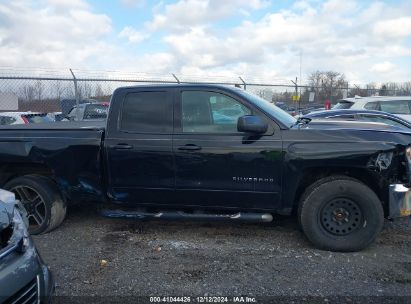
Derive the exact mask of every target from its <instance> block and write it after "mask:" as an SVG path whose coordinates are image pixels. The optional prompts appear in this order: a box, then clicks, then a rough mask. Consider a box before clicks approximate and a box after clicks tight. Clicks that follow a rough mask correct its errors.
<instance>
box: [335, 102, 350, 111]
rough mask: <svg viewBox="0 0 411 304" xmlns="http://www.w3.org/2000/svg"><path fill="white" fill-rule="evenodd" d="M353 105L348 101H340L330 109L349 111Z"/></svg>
mask: <svg viewBox="0 0 411 304" xmlns="http://www.w3.org/2000/svg"><path fill="white" fill-rule="evenodd" d="M353 104H354V103H352V102H350V101H345V100H340V101H339V102H338V103H337V104H336V105H335V106H333V107H332V109H333V110H341V109H349V108H351V107H352V105H353Z"/></svg>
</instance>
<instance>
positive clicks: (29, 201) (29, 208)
mask: <svg viewBox="0 0 411 304" xmlns="http://www.w3.org/2000/svg"><path fill="white" fill-rule="evenodd" d="M11 191H12V192H14V194H15V195H16V199H18V200H19V201H20V202H21V203H22V204H23V207H24V209H26V212H27V219H28V222H29V229H30V230H34V229H37V228H39V227H41V226H42V225H43V224H44V222H45V221H46V203H45V202H44V199H43V198H42V197H41V195H40V194H39V193H38V192H37V191H36V190H34V189H33V188H31V187H28V186H17V187H14V188H13V189H11Z"/></svg>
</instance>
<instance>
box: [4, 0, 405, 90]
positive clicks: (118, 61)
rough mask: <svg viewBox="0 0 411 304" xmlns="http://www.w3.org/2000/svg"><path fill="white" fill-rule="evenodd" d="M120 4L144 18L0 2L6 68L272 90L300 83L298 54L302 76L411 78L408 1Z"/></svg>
mask: <svg viewBox="0 0 411 304" xmlns="http://www.w3.org/2000/svg"><path fill="white" fill-rule="evenodd" d="M118 3H120V4H121V5H123V6H124V7H126V8H129V7H130V8H132V7H137V6H139V5H143V6H139V7H142V8H141V12H139V13H140V15H142V14H141V13H142V12H143V13H144V12H147V14H148V16H145V17H144V18H143V19H144V21H142V20H139V18H137V17H136V18H135V19H126V18H130V17H129V16H128V17H126V16H124V19H122V20H119V16H118V15H116V14H114V13H113V14H112V15H108V14H102V13H99V12H96V11H95V8H94V7H93V6H92V5H91V3H89V2H87V1H85V0H41V1H29V0H14V1H7V2H6V1H3V2H0V66H21V67H33V66H35V67H50V66H53V67H61V66H72V67H79V68H96V69H115V70H133V71H144V72H153V73H160V74H165V75H169V74H170V73H177V74H180V75H181V74H185V73H186V74H197V75H203V76H204V75H212V74H214V75H224V76H226V77H228V75H230V74H231V75H234V76H235V77H236V78H238V76H243V77H245V78H247V79H251V78H254V79H263V80H265V81H273V79H278V78H282V79H294V78H295V76H299V69H300V54H302V56H301V57H302V58H301V59H302V73H303V77H305V76H307V74H309V73H310V72H311V71H315V70H318V69H319V70H336V71H338V72H341V73H344V74H346V75H347V77H348V78H349V79H350V80H351V81H352V82H355V83H362V82H369V81H376V82H382V81H401V80H402V81H405V80H410V79H411V60H410V57H411V40H410V38H411V2H410V1H403V2H396V3H393V2H384V1H371V2H368V1H360V0H344V1H337V0H329V1H318V0H299V1H295V2H293V3H290V2H287V3H286V4H284V3H283V4H284V8H283V9H274V8H273V7H276V6H277V2H274V1H266V0H226V1H221V0H176V1H174V2H170V1H167V2H166V1H164V2H158V3H157V4H156V5H153V4H152V3H150V2H148V1H146V0H120V1H119V2H118ZM150 5H151V6H150ZM149 6H150V7H149ZM124 7H123V8H122V9H123V10H124ZM271 8H273V9H271ZM146 17H147V18H146ZM121 18H123V16H121ZM145 20H148V21H145ZM125 25H126V26H125ZM131 25H132V26H131ZM148 38H149V39H148Z"/></svg>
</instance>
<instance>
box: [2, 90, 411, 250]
mask: <svg viewBox="0 0 411 304" xmlns="http://www.w3.org/2000/svg"><path fill="white" fill-rule="evenodd" d="M97 123H98V122H88V125H87V123H86V124H81V123H75V122H66V123H64V122H62V123H56V124H53V126H52V127H51V125H50V124H48V125H46V126H42V125H40V124H37V125H33V126H29V127H27V126H24V127H21V126H20V127H19V126H8V127H2V128H1V129H0V186H2V187H3V188H5V189H8V190H11V191H13V192H15V193H16V195H17V197H18V198H19V199H20V200H21V201H22V202H23V204H24V206H25V207H26V209H27V212H28V214H29V221H30V225H31V226H30V230H31V232H32V233H43V232H47V231H50V230H52V229H54V228H56V227H57V226H58V225H60V224H61V222H62V221H63V219H64V216H65V213H66V205H67V204H69V203H75V202H81V201H98V202H102V203H109V204H110V206H115V207H110V208H109V210H106V211H105V215H106V216H110V217H124V218H136V219H150V218H154V219H156V218H157V219H160V218H164V219H193V220H194V219H199V220H206V221H212V220H229V221H230V220H231V221H253V222H269V221H272V220H273V214H282V215H290V214H295V215H296V216H297V217H298V220H299V223H300V225H301V228H302V230H303V231H304V233H305V234H306V236H307V237H308V239H309V240H311V241H312V242H313V243H314V244H315V245H316V246H317V247H319V248H322V249H328V250H336V251H355V250H360V249H362V248H364V247H366V246H367V245H369V244H370V243H371V242H373V241H374V240H375V238H376V237H377V235H378V233H379V232H380V230H381V229H382V226H383V221H384V216H385V217H387V218H395V217H398V216H409V215H410V214H411V205H410V193H411V191H410V190H409V187H410V186H409V185H411V183H410V181H411V174H410V172H411V148H410V144H411V133H410V132H408V131H406V130H404V129H399V128H395V127H391V126H388V125H384V124H379V123H363V122H350V121H331V120H324V121H321V120H318V121H315V120H312V121H310V120H309V119H302V120H296V119H294V118H293V117H291V116H290V115H288V114H287V113H286V112H284V111H282V110H281V109H279V108H277V107H275V106H274V105H272V104H271V103H269V102H267V101H265V100H263V99H260V98H259V97H257V96H254V95H252V94H250V93H248V92H246V91H243V90H241V89H239V88H229V87H224V86H215V85H165V86H158V85H157V86H136V87H124V88H119V89H117V90H115V92H114V93H113V96H112V99H111V102H110V109H109V115H108V119H107V124H106V125H101V126H99V125H97Z"/></svg>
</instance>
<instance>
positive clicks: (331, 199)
mask: <svg viewBox="0 0 411 304" xmlns="http://www.w3.org/2000/svg"><path fill="white" fill-rule="evenodd" d="M299 221H300V223H301V227H302V229H303V231H304V233H305V235H306V236H307V238H308V239H309V240H310V241H311V242H312V243H313V244H314V245H316V247H318V248H320V249H324V250H332V251H358V250H361V249H363V248H365V247H367V246H368V245H369V244H370V243H372V242H373V241H374V240H375V239H376V237H377V236H378V234H379V232H380V231H381V229H382V227H383V224H384V212H383V208H382V205H381V202H380V200H379V198H378V197H377V195H376V194H375V193H374V192H373V191H372V190H371V189H370V188H368V187H367V186H366V185H364V184H363V183H361V182H359V181H357V180H355V179H351V178H348V177H342V176H339V177H330V178H325V179H322V180H320V181H318V182H316V183H314V184H313V185H311V186H310V187H309V188H308V189H307V190H306V191H305V193H304V194H303V196H302V199H301V202H300V206H299Z"/></svg>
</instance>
